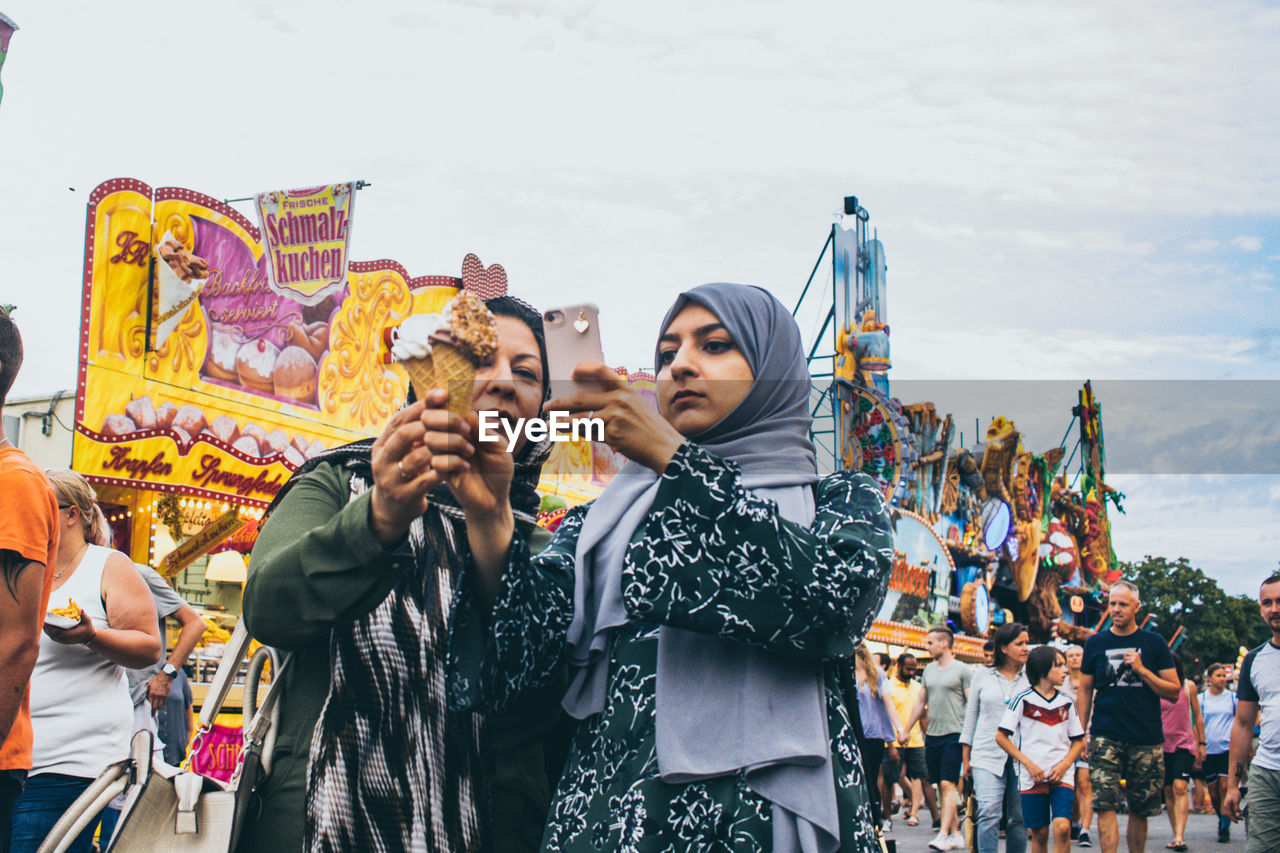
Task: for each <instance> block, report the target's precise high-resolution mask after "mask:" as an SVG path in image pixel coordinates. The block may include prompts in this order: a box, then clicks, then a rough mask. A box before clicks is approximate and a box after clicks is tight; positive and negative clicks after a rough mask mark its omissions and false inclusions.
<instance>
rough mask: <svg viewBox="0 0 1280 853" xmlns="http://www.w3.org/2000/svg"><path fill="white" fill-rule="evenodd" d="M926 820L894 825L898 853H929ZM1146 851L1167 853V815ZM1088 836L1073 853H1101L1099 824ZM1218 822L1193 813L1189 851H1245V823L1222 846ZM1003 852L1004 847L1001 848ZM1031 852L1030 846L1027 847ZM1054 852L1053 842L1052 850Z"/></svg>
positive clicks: (1154, 823) (1155, 823) (1153, 827)
mask: <svg viewBox="0 0 1280 853" xmlns="http://www.w3.org/2000/svg"><path fill="white" fill-rule="evenodd" d="M923 817H924V818H925V819H924V820H922V821H921V822H920V825H919V826H907V825H906V823H904V822H903V821H901V820H895V821H894V822H893V831H892V832H890V833H889V834H888V836H886V837H887V838H890V839H896V840H897V842H898V853H929V842H930V841H932V840H933V837H934V836H935V835H937V832H935V831H934V830H932V829H930V828H929V821H928V812H925V813H924V815H923ZM1127 819H1128V818H1127V816H1126V815H1120V853H1125V851H1127V850H1128V848H1127V847H1126V846H1125V843H1124V828H1125V821H1126V820H1127ZM1147 828H1148V834H1147V850H1148V851H1149V853H1164V849H1165V845H1166V844H1168V843H1169V841H1170V840H1171V839H1172V838H1173V831H1172V830H1171V829H1170V828H1169V819H1168V817H1166V816H1165V815H1160V816H1159V817H1155V818H1152V819H1151V820H1150V821H1148V822H1147ZM1089 835H1090V836H1091V837H1092V838H1093V846H1092V847H1088V848H1086V847H1080V846H1079V845H1076V844H1072V845H1071V850H1072V853H1076V851H1081V850H1083V851H1096V853H1101V850H1100V848H1099V846H1098V824H1097V821H1094V825H1093V826H1092V827H1091V830H1090V833H1089ZM1217 839H1218V819H1217V818H1216V817H1215V816H1213V815H1199V814H1193V815H1191V817H1190V819H1189V820H1188V821H1187V848H1188V849H1189V850H1193V851H1206V853H1215V851H1222V853H1226V851H1235V850H1244V824H1243V823H1237V824H1232V826H1231V843H1230V844H1219V843H1218V841H1217ZM1000 849H1001V850H1002V851H1003V850H1004V845H1003V844H1002V845H1001V848H1000ZM1027 849H1028V853H1029V851H1030V847H1028V848H1027ZM1049 849H1050V851H1052V849H1053V845H1052V843H1050V847H1049Z"/></svg>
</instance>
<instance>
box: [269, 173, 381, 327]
mask: <svg viewBox="0 0 1280 853" xmlns="http://www.w3.org/2000/svg"><path fill="white" fill-rule="evenodd" d="M356 188H357V185H356V183H355V182H354V181H352V182H349V183H345V184H332V185H330V186H324V187H309V188H307V189H301V190H272V191H270V192H265V193H259V194H258V196H257V199H256V201H257V208H258V223H259V225H260V226H261V229H262V243H263V247H264V248H265V250H266V260H267V263H266V272H267V281H268V282H270V284H271V289H272V290H273V291H275V292H276V293H277V294H279V295H280V296H285V297H289V298H292V299H295V300H297V301H298V302H299V303H300V304H302V305H315V304H316V303H318V302H321V301H322V300H324V299H325V298H327V297H328V296H330V295H331V294H333V293H336V292H338V291H339V290H341V289H342V287H343V286H344V285H345V284H346V283H347V263H348V255H347V249H348V247H349V246H350V244H351V208H352V205H353V203H354V202H355V196H356Z"/></svg>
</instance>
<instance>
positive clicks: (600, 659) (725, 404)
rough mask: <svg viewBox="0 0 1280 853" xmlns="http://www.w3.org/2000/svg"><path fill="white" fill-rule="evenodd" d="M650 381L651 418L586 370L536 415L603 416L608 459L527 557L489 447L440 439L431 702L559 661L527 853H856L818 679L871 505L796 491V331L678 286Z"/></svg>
mask: <svg viewBox="0 0 1280 853" xmlns="http://www.w3.org/2000/svg"><path fill="white" fill-rule="evenodd" d="M656 366H657V371H658V377H657V378H658V411H654V409H653V408H652V406H650V405H649V404H648V403H647V402H646V401H645V400H644V399H643V398H642V397H641V396H640V395H639V394H638V393H636V392H635V391H632V390H631V389H630V388H628V387H627V386H626V385H625V383H624V381H623V380H622V379H620V378H619V377H617V376H616V375H615V374H614V373H613V372H612V371H611V370H609V369H608V368H607V367H605V366H604V365H579V367H578V369H577V370H576V371H575V374H574V375H575V378H577V379H586V380H593V381H594V382H596V383H597V384H598V385H599V386H600V387H601V388H602V389H603V390H600V391H598V392H589V393H579V394H575V395H572V396H569V397H563V398H560V399H557V400H552V401H550V402H549V403H548V404H547V406H546V409H547V411H569V412H570V413H571V415H572V416H575V417H587V416H594V417H598V418H601V419H602V420H603V421H604V422H605V433H604V437H605V441H606V442H607V443H608V444H609V446H610V447H612V448H613V449H614V450H615V451H617V452H619V453H622V454H623V455H624V456H626V457H627V458H628V460H629V462H628V464H627V465H626V466H625V467H624V468H623V470H622V471H621V472H620V473H619V474H618V475H617V476H616V477H615V478H614V480H613V481H612V482H611V483H610V485H609V486H608V488H607V489H605V491H604V493H603V494H602V495H601V496H600V497H599V499H597V500H596V501H594V502H592V503H590V504H588V505H586V506H582V507H577V508H575V509H574V510H572V511H571V512H570V513H569V514H568V515H567V516H565V518H564V520H563V522H562V523H561V525H560V527H559V529H558V530H557V532H556V535H555V538H554V539H553V541H552V543H551V545H550V546H548V548H547V549H546V550H544V551H543V552H542V553H540V554H538V555H537V556H535V557H531V556H530V555H529V553H528V549H527V548H525V547H523V545H522V543H521V542H520V536H521V534H520V533H519V531H518V530H517V529H516V528H515V526H514V525H513V524H512V522H511V515H510V510H509V507H508V501H507V498H506V481H507V479H508V478H509V476H510V466H511V463H510V461H509V457H508V456H507V455H506V454H504V453H501V452H500V448H501V445H493V444H489V443H474V444H473V443H471V442H470V441H466V440H462V439H463V435H457V436H456V438H457V439H458V442H457V444H456V445H455V446H456V447H457V453H456V454H454V455H453V456H452V457H451V458H450V459H448V460H443V459H437V460H436V461H435V462H433V465H434V466H435V467H436V468H437V469H439V470H441V471H442V472H444V473H446V474H448V475H449V482H450V485H451V486H452V488H453V489H454V492H455V495H456V496H457V498H458V501H459V503H460V504H461V505H462V506H463V508H464V511H465V512H466V516H467V535H468V539H469V542H470V545H471V564H470V566H469V571H468V572H467V573H466V575H465V576H464V578H463V581H462V583H461V585H460V587H459V590H458V593H457V595H456V596H455V599H454V609H455V614H454V615H455V622H454V625H453V634H452V638H451V651H450V676H449V677H450V684H449V698H450V702H451V704H452V705H453V706H454V707H456V708H476V709H481V710H487V711H496V710H501V709H502V708H504V707H506V706H507V705H508V704H509V703H510V702H511V701H512V700H513V699H515V698H516V697H518V696H520V695H521V694H522V693H524V692H525V691H527V690H529V689H532V688H535V687H537V686H539V685H541V684H543V683H544V682H546V681H547V680H548V679H549V678H552V677H554V676H555V675H556V674H558V673H560V672H562V671H563V667H564V666H566V665H567V667H568V671H569V683H570V686H569V690H568V693H567V695H566V696H565V699H564V707H565V709H566V710H567V711H568V712H569V714H570V715H571V716H573V717H575V718H576V719H578V720H579V721H580V722H579V724H578V726H577V729H576V733H575V737H574V741H573V744H572V747H571V750H570V754H569V759H568V763H567V764H566V766H565V772H564V774H563V777H562V779H561V782H560V786H559V789H558V790H557V791H556V794H555V798H554V803H553V806H552V811H551V815H550V817H549V819H548V824H547V829H546V833H545V834H544V836H543V849H544V850H548V851H583V853H586V851H593V853H594V851H598V850H628V851H666V850H679V851H712V850H716V851H743V850H761V851H764V850H774V851H788V852H789V851H797V853H799V851H803V853H831V851H864V852H865V853H870V851H873V850H875V849H877V845H876V842H875V839H874V835H873V829H872V821H871V812H870V809H869V804H868V799H867V788H866V785H865V781H864V778H863V773H862V769H861V766H860V764H859V759H858V750H857V740H856V734H855V732H854V731H853V727H852V723H851V717H850V713H849V711H848V710H847V708H848V705H847V703H846V701H845V699H844V697H843V695H842V682H841V678H840V677H839V673H840V671H841V668H842V667H843V666H845V665H846V664H847V661H848V659H850V658H852V656H853V654H854V650H855V649H856V647H857V645H858V643H859V642H860V641H861V640H862V638H863V636H864V634H865V632H866V630H867V628H868V627H869V626H870V624H871V620H872V618H873V616H874V615H875V613H876V612H877V610H878V609H879V607H880V604H881V601H882V600H883V598H884V594H885V590H886V588H887V586H888V583H889V574H890V566H891V560H892V555H893V546H892V539H891V532H890V525H889V521H888V517H887V513H886V509H885V502H884V499H883V496H882V495H881V493H880V492H879V490H878V489H877V487H876V485H875V484H874V482H873V481H872V480H871V479H870V478H869V477H867V476H865V475H863V474H859V473H853V472H848V471H842V472H839V473H837V474H833V475H831V476H828V477H822V478H820V477H818V475H817V469H816V465H815V460H814V451H813V446H812V444H811V443H810V440H809V437H808V431H809V428H810V423H811V419H810V416H809V411H808V399H809V374H808V370H807V367H806V364H805V358H804V352H803V349H802V346H801V339H800V333H799V330H798V329H797V328H796V324H795V321H794V320H793V319H792V317H791V315H790V314H789V313H788V312H787V310H786V309H785V308H784V307H783V306H782V304H781V303H779V302H778V300H777V299H775V298H774V297H773V296H772V295H770V294H769V293H768V292H767V291H764V290H762V289H760V288H755V287H747V286H744V285H735V284H708V285H703V286H701V287H697V288H694V289H693V290H690V291H688V292H686V293H683V294H681V295H680V297H679V298H678V299H677V300H676V303H675V305H673V306H672V308H671V310H670V311H669V312H668V313H667V316H666V318H665V319H664V321H663V324H662V328H661V331H660V337H659V341H658V346H657V351H656ZM440 429H441V430H442V431H451V432H455V433H458V432H461V433H463V434H465V435H468V436H469V435H471V433H470V432H468V431H467V430H466V429H465V428H463V427H461V426H457V425H449V424H448V423H447V419H446V417H445V416H443V415H442V416H441V417H440ZM850 702H856V697H850Z"/></svg>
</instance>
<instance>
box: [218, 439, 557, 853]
mask: <svg viewBox="0 0 1280 853" xmlns="http://www.w3.org/2000/svg"><path fill="white" fill-rule="evenodd" d="M350 479H351V474H350V472H349V471H347V470H345V469H343V468H340V467H338V466H335V465H331V464H322V465H320V466H318V467H317V468H316V469H315V470H314V471H312V472H311V473H309V474H308V475H306V476H305V477H303V478H302V479H301V480H299V481H298V483H296V484H295V485H294V486H293V488H292V490H291V491H290V493H289V494H288V495H287V496H286V497H285V498H284V500H283V501H282V502H281V504H280V506H279V507H277V508H276V510H275V512H273V514H272V516H271V519H270V521H269V523H268V524H267V525H266V526H264V527H263V529H262V532H261V534H260V535H259V536H258V541H257V544H256V545H255V546H254V549H253V555H252V559H251V560H250V563H249V567H250V568H249V579H248V583H247V584H246V585H245V591H244V604H243V606H244V619H245V623H246V626H247V627H248V629H249V633H250V634H251V635H252V636H253V637H254V638H255V639H257V640H258V641H259V642H262V643H264V644H266V645H269V646H274V647H276V648H278V649H281V650H282V651H286V652H291V653H292V654H293V661H292V663H291V664H290V665H289V668H288V669H287V670H286V671H285V674H284V685H283V688H282V690H283V693H282V694H281V697H280V723H279V726H278V729H277V738H276V745H275V749H274V751H273V753H272V758H273V764H272V768H271V774H270V776H269V777H268V778H267V780H266V781H265V782H264V783H263V787H262V790H261V801H262V808H261V812H260V813H259V814H257V815H251V816H250V822H249V823H248V825H247V826H246V828H245V832H244V835H243V837H242V840H241V842H240V847H239V850H240V853H284V851H289V850H299V849H301V844H302V838H303V827H304V824H305V819H306V782H307V780H306V774H307V756H308V753H309V751H310V748H311V735H312V732H313V730H314V729H315V725H316V722H317V720H318V719H319V717H320V709H321V707H322V706H323V705H324V701H325V698H326V697H327V696H328V693H329V672H330V662H329V632H330V630H331V629H332V628H333V627H334V626H336V625H342V624H347V623H350V622H353V621H355V620H357V619H359V618H360V617H362V616H364V615H365V614H367V613H369V612H371V611H372V610H373V609H374V608H376V607H377V606H378V605H379V604H380V603H381V602H382V601H383V599H385V598H386V596H387V594H388V593H389V592H390V591H391V589H392V587H393V586H394V585H395V583H396V581H397V580H398V579H399V577H400V574H401V572H403V571H404V570H405V569H407V568H409V567H410V566H411V565H412V561H413V556H412V554H411V553H410V551H409V548H408V545H407V543H405V544H401V545H400V546H399V547H398V548H396V549H395V550H391V551H388V550H386V549H384V548H383V547H382V545H381V544H380V543H379V542H378V540H377V538H376V537H375V536H374V535H373V532H372V531H371V530H370V528H369V522H368V519H369V501H370V494H371V493H370V492H365V493H364V494H362V495H360V496H358V497H357V498H355V499H354V500H351V499H350ZM530 538H531V544H530V548H531V550H537V549H539V548H541V546H542V545H545V544H546V542H547V541H549V538H550V537H549V535H548V534H547V533H546V531H543V530H541V529H540V528H536V529H535V530H534V531H533V532H532V533H531V534H530ZM559 696H560V691H559V690H558V689H551V690H547V691H543V692H542V693H541V694H540V695H538V696H531V697H529V699H528V700H527V701H525V702H522V703H521V704H520V706H519V707H515V708H512V709H511V710H510V711H508V712H506V713H504V714H502V715H501V716H499V717H493V718H490V719H489V720H488V721H487V724H486V727H485V737H486V744H485V747H486V750H485V759H486V762H485V763H486V766H487V767H488V769H489V772H490V777H489V780H488V782H489V785H490V789H491V797H492V803H493V811H494V815H493V833H492V835H493V839H494V841H493V843H494V848H495V849H496V850H500V851H503V853H507V851H521V850H531V851H532V850H536V849H537V848H538V842H539V840H540V838H541V835H542V829H543V825H544V823H545V821H546V811H547V806H548V804H549V802H550V796H551V791H550V786H551V780H550V779H549V778H548V773H547V770H546V768H545V761H544V743H543V741H544V739H545V737H546V736H547V735H548V733H549V732H551V730H552V729H553V727H554V726H555V724H556V722H557V720H558V718H559V716H560V711H559V704H558V699H559Z"/></svg>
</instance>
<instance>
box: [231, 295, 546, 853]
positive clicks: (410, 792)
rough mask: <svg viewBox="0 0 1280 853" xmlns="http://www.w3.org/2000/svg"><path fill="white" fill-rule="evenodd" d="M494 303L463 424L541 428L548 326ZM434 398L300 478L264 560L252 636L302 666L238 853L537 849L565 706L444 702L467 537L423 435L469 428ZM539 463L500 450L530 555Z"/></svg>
mask: <svg viewBox="0 0 1280 853" xmlns="http://www.w3.org/2000/svg"><path fill="white" fill-rule="evenodd" d="M467 298H468V299H469V300H471V302H472V303H474V304H478V300H475V298H474V297H470V296H469V295H468V296H467ZM474 304H473V305H472V306H471V310H474ZM487 306H488V309H489V311H491V312H492V314H493V315H496V316H494V317H492V318H489V319H488V321H487V322H488V323H490V324H491V325H492V327H493V328H492V329H491V330H490V331H491V332H493V333H496V334H495V336H494V340H493V341H492V342H491V343H492V346H491V350H490V352H489V353H488V357H487V359H486V361H487V363H482V364H478V365H477V366H476V367H475V373H474V386H472V387H473V388H474V391H472V392H471V393H469V394H468V398H467V399H466V400H465V403H466V404H467V406H466V407H467V408H468V409H470V410H471V411H472V413H471V414H470V415H469V418H470V420H469V421H468V422H474V420H475V414H474V411H476V410H479V411H493V412H497V413H498V414H499V416H500V417H503V418H509V419H515V418H519V417H533V416H535V415H537V414H538V412H539V410H540V408H541V405H542V402H543V400H544V399H545V396H546V392H547V387H548V386H547V382H546V359H545V353H544V347H543V337H542V323H541V317H540V316H539V314H538V313H537V312H536V311H534V310H533V309H532V308H531V307H530V306H528V305H526V304H525V303H523V302H521V301H520V300H517V299H514V298H512V297H498V298H496V299H491V300H489V301H488V303H487ZM483 309H484V306H483V305H481V306H480V310H481V311H483ZM477 319H478V318H477ZM468 390H469V391H470V390H471V389H470V388H469V389H468ZM456 391H457V389H455V388H450V393H456ZM420 393H422V392H420ZM424 396H426V398H427V399H425V400H418V401H413V400H412V399H411V401H410V403H409V404H408V405H406V407H405V408H404V409H402V410H401V411H400V412H399V413H397V414H396V415H395V416H394V417H392V418H391V420H390V421H389V422H388V424H387V426H386V428H385V429H384V430H383V431H382V434H381V435H379V436H378V437H377V439H376V440H369V441H363V442H356V443H355V444H351V445H347V446H345V447H341V448H336V449H334V450H331V451H328V452H326V453H324V454H321V455H319V456H317V457H316V458H315V459H313V460H310V461H309V462H308V463H307V464H306V465H305V466H303V467H302V468H300V469H299V470H298V472H297V473H296V474H295V475H294V477H293V478H292V479H291V480H290V482H289V483H288V484H287V486H286V490H285V491H284V492H282V493H281V494H280V495H279V496H277V498H276V500H275V502H274V504H273V506H272V509H271V511H270V513H269V516H268V520H267V522H266V523H265V525H264V527H263V529H262V532H261V535H260V536H259V537H258V541H257V544H256V545H255V547H254V552H253V559H252V560H251V562H250V575H249V579H248V583H247V585H246V588H245V595H244V617H245V621H246V624H247V626H248V628H249V631H250V633H251V634H252V635H253V636H254V637H255V638H257V639H258V640H260V641H261V642H263V643H266V644H268V645H272V646H276V647H279V648H281V649H284V650H287V651H291V652H292V653H293V656H294V657H293V663H292V664H291V665H290V667H289V669H288V670H286V672H285V674H284V679H285V681H284V693H283V696H282V698H281V710H280V714H281V716H280V725H279V733H278V737H277V741H276V747H275V753H274V766H273V769H272V773H271V775H270V776H269V777H268V779H267V780H266V782H265V783H264V786H263V790H262V792H261V796H262V810H261V814H260V815H259V816H258V817H257V818H256V820H254V821H253V822H252V824H251V825H250V826H249V827H248V828H247V830H246V833H245V838H244V840H243V842H242V843H241V846H240V849H241V851H242V853H245V852H246V851H255V853H256V851H262V852H263V853H284V851H294V850H299V849H302V850H309V851H310V850H327V851H333V850H342V851H357V850H361V851H362V850H431V851H441V853H453V852H454V851H480V850H486V851H487V850H494V849H502V850H514V851H519V850H524V849H530V848H532V847H536V844H537V835H538V831H539V830H540V827H541V823H542V819H543V817H544V815H545V810H546V805H547V801H548V799H549V790H548V781H547V779H546V777H545V773H544V771H543V769H542V768H543V755H542V751H541V741H540V735H541V734H543V733H544V732H545V730H546V729H548V728H549V727H550V726H551V725H553V724H554V722H555V719H556V712H557V711H558V709H557V708H555V706H554V703H550V704H549V707H550V712H548V710H547V708H548V703H543V704H542V705H541V706H539V705H538V704H537V702H536V701H533V706H532V707H527V708H525V709H523V711H522V713H521V715H520V716H521V719H520V720H519V725H518V726H516V727H514V728H507V729H503V728H502V721H501V720H494V719H492V718H490V719H488V720H487V721H486V720H485V719H483V718H481V717H480V715H478V714H474V713H470V712H462V713H456V712H451V711H449V710H448V709H447V708H446V707H445V661H446V658H447V645H446V641H447V639H448V631H449V605H450V601H451V599H452V595H453V590H454V588H455V586H456V585H457V583H458V582H459V574H460V572H461V570H462V566H463V562H464V559H465V555H466V551H467V532H466V522H465V521H464V519H463V511H462V508H461V506H460V505H459V503H458V501H457V500H456V499H455V498H454V497H453V495H452V493H451V492H450V490H449V488H448V487H447V486H446V485H444V483H443V472H445V471H447V470H449V468H450V466H452V465H454V464H455V463H454V462H453V460H454V459H455V458H456V454H458V453H459V452H460V450H461V448H462V446H463V444H464V443H465V441H464V439H463V438H462V436H461V435H458V434H456V433H445V432H439V431H429V426H431V427H433V428H434V427H436V426H438V424H437V423H436V421H435V420H432V419H433V418H434V419H436V420H439V419H440V418H445V419H447V420H448V421H449V422H450V423H452V424H453V425H454V426H455V427H456V428H458V429H459V430H461V429H462V427H461V424H463V423H464V418H463V417H462V416H460V415H459V414H458V413H457V412H450V411H449V410H448V409H447V408H443V406H444V405H445V401H446V399H447V397H448V394H446V393H445V392H444V391H439V390H435V391H430V392H426V393H425V394H424ZM546 454H547V446H546V445H545V444H542V445H537V444H532V443H528V442H520V443H519V444H518V445H517V446H516V447H514V448H513V452H512V453H511V454H509V455H508V454H504V456H505V457H506V459H507V465H508V470H510V471H511V472H512V476H511V480H510V498H511V508H512V511H511V517H512V520H513V524H514V525H516V526H517V527H518V528H519V529H520V530H521V531H522V534H521V535H522V537H524V541H529V542H530V543H534V547H536V545H537V544H540V543H541V542H542V541H543V540H542V538H540V537H545V535H546V534H545V532H544V531H541V530H540V529H538V528H537V527H536V525H535V524H534V521H535V514H536V512H537V509H538V498H537V495H536V493H535V491H534V486H535V485H536V483H537V480H538V474H539V470H540V467H541V464H542V461H543V460H544V459H545V458H546ZM534 700H536V697H534ZM481 743H484V744H487V745H488V747H487V748H486V749H484V750H482V749H481V747H480V744H481ZM491 798H492V799H491Z"/></svg>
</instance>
